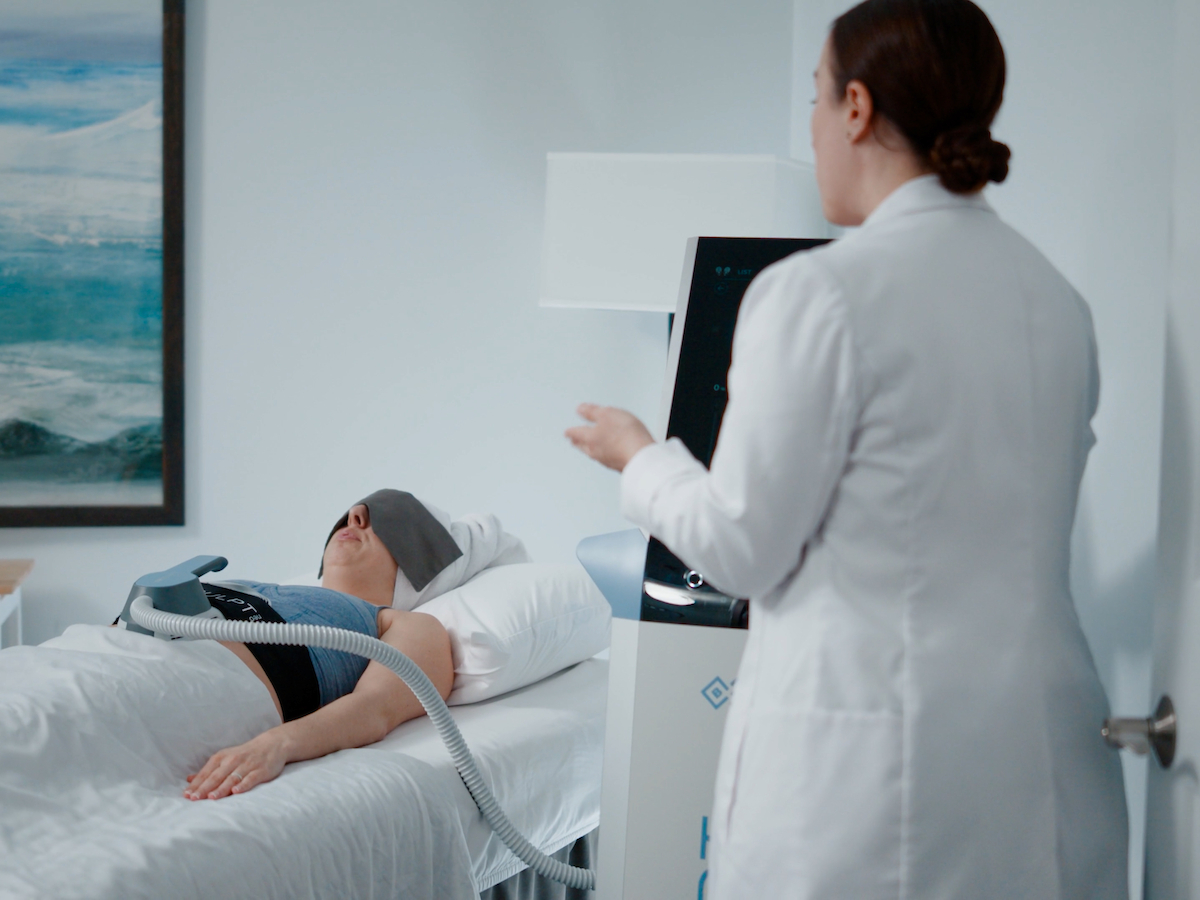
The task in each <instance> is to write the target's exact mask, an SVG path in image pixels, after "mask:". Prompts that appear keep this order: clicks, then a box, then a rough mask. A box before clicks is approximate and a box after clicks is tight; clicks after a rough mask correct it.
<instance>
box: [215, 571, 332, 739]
mask: <svg viewBox="0 0 1200 900" xmlns="http://www.w3.org/2000/svg"><path fill="white" fill-rule="evenodd" d="M204 594H205V596H207V597H208V602H209V603H211V604H212V605H213V606H214V607H216V609H217V610H218V611H219V612H220V613H221V615H223V616H224V617H225V618H226V619H233V620H237V621H242V622H282V621H283V617H282V616H281V615H279V613H277V612H275V610H274V609H272V608H271V604H269V603H267V602H266V601H265V600H263V599H262V598H261V597H256V596H254V595H253V594H246V593H243V592H242V591H235V590H233V589H232V588H228V587H225V586H223V585H222V586H218V585H214V584H205V585H204ZM246 646H247V647H248V648H249V650H250V652H251V653H252V654H253V655H254V658H255V659H257V660H258V664H259V665H260V666H262V667H263V671H264V672H266V673H267V678H268V679H269V680H270V682H271V686H272V687H273V688H275V694H276V696H278V697H279V705H280V706H281V707H283V721H285V722H290V721H292V719H299V718H300V717H301V716H307V715H308V714H309V713H310V712H314V711H316V710H318V709H320V708H321V686H320V685H319V684H317V672H316V670H315V669H314V668H313V662H312V657H311V656H310V655H309V653H308V648H307V647H294V646H285V645H283V644H250V643H247V644H246Z"/></svg>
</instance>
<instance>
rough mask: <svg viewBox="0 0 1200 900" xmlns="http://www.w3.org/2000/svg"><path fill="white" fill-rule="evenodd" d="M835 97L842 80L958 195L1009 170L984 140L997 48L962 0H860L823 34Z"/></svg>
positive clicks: (995, 86) (999, 65)
mask: <svg viewBox="0 0 1200 900" xmlns="http://www.w3.org/2000/svg"><path fill="white" fill-rule="evenodd" d="M830 46H831V48H832V51H833V52H832V59H831V65H832V67H833V76H834V81H835V83H836V86H837V90H838V94H839V96H842V95H844V94H845V91H846V86H847V85H848V84H849V83H850V82H851V81H861V82H862V83H863V84H864V85H866V87H867V90H868V91H870V92H871V99H872V101H873V103H874V106H875V110H876V112H878V113H879V114H880V115H881V116H883V117H884V118H886V119H887V120H888V121H889V122H891V123H892V124H893V125H895V126H896V128H897V129H899V131H900V133H901V134H903V135H904V137H905V138H906V139H907V140H908V142H909V143H910V144H911V145H912V148H913V150H914V151H915V152H916V153H917V154H918V155H919V156H921V157H922V159H924V160H925V162H926V164H927V165H928V166H929V167H930V169H931V170H932V171H933V172H935V173H936V174H937V176H938V178H939V179H941V182H942V184H943V185H944V186H945V187H946V188H947V189H948V190H951V191H954V192H955V193H959V194H969V193H972V192H973V191H978V190H979V189H980V188H982V187H983V186H984V185H986V184H987V183H988V182H989V181H997V182H999V181H1003V180H1004V179H1005V178H1006V177H1008V159H1009V156H1010V155H1011V152H1010V151H1009V149H1008V147H1007V146H1006V145H1005V144H1002V143H1000V142H999V141H996V140H993V139H992V133H991V130H990V129H991V125H992V120H993V119H995V118H996V112H997V111H998V110H999V109H1000V103H1001V101H1003V99H1004V77H1005V65H1004V48H1003V47H1002V46H1001V45H1000V38H999V37H998V36H997V35H996V30H995V29H994V28H992V23H991V22H990V21H988V17H987V16H986V15H985V14H984V12H983V10H981V9H980V8H979V7H978V6H976V5H975V4H974V3H972V2H971V0H865V2H863V3H860V4H859V5H858V6H855V7H854V8H853V9H850V10H848V11H846V12H845V13H843V14H842V15H841V16H839V17H838V18H837V19H836V20H835V21H834V23H833V29H832V31H831V33H830Z"/></svg>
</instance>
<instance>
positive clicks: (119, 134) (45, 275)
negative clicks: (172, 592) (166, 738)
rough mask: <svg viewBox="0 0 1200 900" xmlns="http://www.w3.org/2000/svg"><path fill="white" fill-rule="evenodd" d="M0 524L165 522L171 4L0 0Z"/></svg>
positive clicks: (177, 384)
mask: <svg viewBox="0 0 1200 900" xmlns="http://www.w3.org/2000/svg"><path fill="white" fill-rule="evenodd" d="M3 10H4V11H3V15H2V16H0V527H14V526H37V525H43V526H63V525H181V524H183V34H184V8H183V0H165V2H164V0H82V2H81V0H3Z"/></svg>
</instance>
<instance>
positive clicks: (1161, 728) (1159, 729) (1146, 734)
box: [1100, 694, 1176, 769]
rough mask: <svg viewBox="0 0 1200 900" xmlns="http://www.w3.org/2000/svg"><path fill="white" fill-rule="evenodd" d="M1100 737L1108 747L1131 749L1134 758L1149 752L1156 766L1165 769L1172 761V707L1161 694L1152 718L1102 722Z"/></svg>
mask: <svg viewBox="0 0 1200 900" xmlns="http://www.w3.org/2000/svg"><path fill="white" fill-rule="evenodd" d="M1100 734H1101V735H1103V737H1104V740H1105V741H1106V742H1107V743H1108V745H1109V746H1110V747H1116V748H1118V749H1121V750H1132V751H1133V752H1134V753H1136V754H1137V755H1138V756H1145V755H1146V754H1147V753H1149V752H1150V751H1151V750H1153V751H1154V757H1155V759H1157V760H1158V763H1159V765H1161V766H1162V767H1163V768H1164V769H1169V768H1171V763H1172V762H1174V761H1175V734H1176V721H1175V704H1173V703H1172V702H1171V698H1170V697H1168V696H1167V695H1166V694H1163V696H1162V697H1161V698H1160V699H1159V701H1158V706H1157V707H1156V708H1155V710H1154V715H1153V716H1150V717H1149V718H1147V719H1120V718H1116V717H1113V718H1109V719H1105V720H1104V727H1103V728H1101V729H1100Z"/></svg>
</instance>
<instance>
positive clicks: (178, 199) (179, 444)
mask: <svg viewBox="0 0 1200 900" xmlns="http://www.w3.org/2000/svg"><path fill="white" fill-rule="evenodd" d="M185 23H186V11H185V0H163V4H162V431H161V434H162V502H161V504H159V505H153V506H134V505H121V506H100V505H78V506H70V505H62V506H48V505H47V506H4V505H0V528H14V527H16V528H28V527H73V526H113V525H182V524H184V296H183V287H184V278H183V276H184V141H183V137H184V34H185ZM0 490H3V486H2V485H0Z"/></svg>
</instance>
